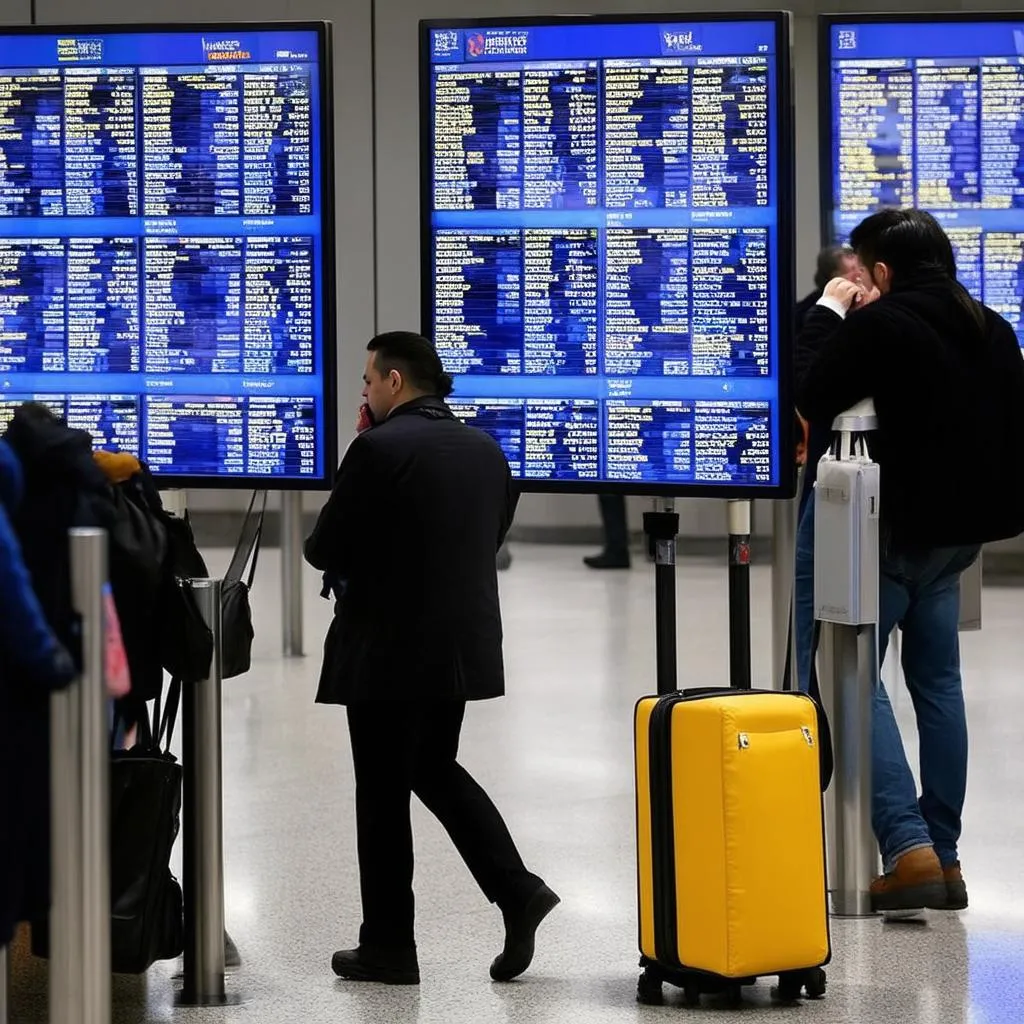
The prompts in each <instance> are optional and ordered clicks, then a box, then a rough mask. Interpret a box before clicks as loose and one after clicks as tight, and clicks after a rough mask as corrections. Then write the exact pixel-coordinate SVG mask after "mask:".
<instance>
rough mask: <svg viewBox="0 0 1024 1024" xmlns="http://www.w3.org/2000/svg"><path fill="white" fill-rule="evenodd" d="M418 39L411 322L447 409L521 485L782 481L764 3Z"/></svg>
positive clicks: (783, 363)
mask: <svg viewBox="0 0 1024 1024" xmlns="http://www.w3.org/2000/svg"><path fill="white" fill-rule="evenodd" d="M421 45H422V50H421V83H422V84H421V107H422V115H421V136H422V177H421V180H422V189H423V191H422V204H421V206H422V214H423V236H422V237H423V260H422V278H421V280H422V288H423V331H424V333H425V334H426V335H427V336H428V337H430V338H431V339H432V340H433V342H434V344H435V346H436V348H437V350H438V352H439V354H440V356H441V358H442V361H443V362H444V364H445V367H446V369H447V370H448V371H449V372H450V373H451V374H452V376H453V377H454V379H455V390H454V393H453V396H452V398H451V400H450V404H451V406H452V408H453V410H454V411H455V412H456V413H457V414H458V415H459V416H460V417H461V418H463V419H464V420H465V421H467V422H470V423H472V424H474V425H475V426H478V427H480V428H482V429H484V430H485V431H487V432H488V433H490V434H491V435H492V436H494V437H495V438H496V439H497V440H498V441H499V442H500V443H501V446H502V448H503V449H504V451H505V454H506V456H507V458H508V461H509V464H510V466H511V467H512V471H513V474H514V476H515V477H516V478H517V479H518V480H519V481H520V484H521V486H522V487H523V489H524V490H569V491H582V492H586V491H597V490H602V491H616V490H617V491H620V492H622V493H638V494H652V493H654V494H656V493H663V494H669V495H672V494H694V495H706V496H716V495H717V496H723V495H744V496H752V495H753V494H755V493H756V494H759V495H762V496H765V497H772V496H781V495H784V494H789V493H792V489H793V481H792V479H791V472H790V469H791V466H792V455H791V452H792V443H791V441H792V433H791V431H792V420H793V416H792V406H791V396H790V394H789V389H790V380H789V364H790V345H791V337H790V320H791V312H790V310H791V306H792V285H791V278H792V249H793V241H792V225H793V216H792V209H793V196H792V188H791V183H790V178H789V174H790V167H791V163H792V123H791V113H790V107H791V94H790V82H789V74H790V71H789V50H788V47H789V31H788V22H787V16H786V15H784V14H764V15H760V16H758V18H757V19H756V20H751V18H750V16H749V15H748V16H745V17H730V16H722V17H718V18H712V17H703V16H702V17H701V18H700V19H695V20H693V21H686V22H675V21H673V22H666V21H665V20H659V19H657V18H653V17H651V18H643V17H642V18H628V19H626V18H623V19H620V20H610V19H606V18H558V19H548V20H543V21H538V20H531V21H511V22H510V21H507V20H505V21H501V22H482V21H474V22H424V23H423V24H422V26H421ZM782 453H786V457H783V456H782Z"/></svg>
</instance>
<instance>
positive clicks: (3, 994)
mask: <svg viewBox="0 0 1024 1024" xmlns="http://www.w3.org/2000/svg"><path fill="white" fill-rule="evenodd" d="M10 988H11V958H10V955H9V953H8V951H7V947H6V946H0V1024H8V1021H9V1020H10V1012H11V1011H10V1006H9V1005H8V1003H7V999H8V993H9V992H10Z"/></svg>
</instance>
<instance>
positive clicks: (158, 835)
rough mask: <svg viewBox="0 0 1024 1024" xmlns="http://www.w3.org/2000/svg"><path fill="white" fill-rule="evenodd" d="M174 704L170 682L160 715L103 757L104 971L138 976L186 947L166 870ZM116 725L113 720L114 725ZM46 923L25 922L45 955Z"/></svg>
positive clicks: (177, 813)
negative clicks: (106, 858)
mask: <svg viewBox="0 0 1024 1024" xmlns="http://www.w3.org/2000/svg"><path fill="white" fill-rule="evenodd" d="M180 702H181V682H180V680H173V681H172V682H171V685H170V687H169V688H168V692H167V706H166V710H165V711H164V714H163V716H162V718H161V714H160V701H159V700H158V701H157V702H156V706H155V709H154V712H153V725H152V726H150V723H149V721H148V719H147V717H146V716H145V715H144V716H142V718H141V720H140V721H139V723H138V727H139V733H140V737H139V741H138V743H136V745H135V746H134V747H132V749H131V750H115V751H114V752H113V754H112V756H111V762H110V908H111V917H110V969H111V971H112V972H113V973H114V974H144V973H145V972H146V971H147V970H148V969H149V968H150V966H152V964H154V963H155V962H156V961H157V960H174V959H175V958H176V957H179V956H181V954H182V952H183V950H184V948H185V922H184V916H183V901H182V893H181V886H180V885H179V884H178V880H177V879H176V878H175V877H174V876H173V875H172V874H171V868H170V863H171V849H172V847H173V846H174V841H175V839H176V838H177V836H178V829H179V826H180V820H181V765H180V764H179V763H178V760H177V758H176V757H175V756H174V755H173V754H172V753H170V746H171V737H172V735H173V733H174V723H175V720H176V719H177V715H178V706H179V704H180ZM115 729H116V723H115ZM49 949H50V935H49V921H48V919H46V918H42V919H40V920H37V921H33V922H32V952H33V953H34V954H35V955H36V956H39V957H47V956H49Z"/></svg>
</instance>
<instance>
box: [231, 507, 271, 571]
mask: <svg viewBox="0 0 1024 1024" xmlns="http://www.w3.org/2000/svg"><path fill="white" fill-rule="evenodd" d="M257 503H258V505H259V508H257ZM266 511H267V492H266V491H253V492H252V498H251V499H250V501H249V508H248V510H247V511H246V513H245V518H244V519H243V520H242V529H241V530H240V531H239V534H238V542H237V543H236V544H235V551H234V554H233V555H232V556H231V563H230V565H228V571H227V572H226V573H225V574H224V582H225V583H237V582H238V581H239V580H241V578H242V576H243V574H244V573H245V567H246V565H248V564H249V560H250V559H252V563H251V565H250V568H249V576H248V579H247V581H246V585H247V586H249V587H251V586H252V581H253V580H254V579H255V578H256V562H257V560H258V559H259V554H260V542H261V541H262V539H263V519H264V517H265V515H266Z"/></svg>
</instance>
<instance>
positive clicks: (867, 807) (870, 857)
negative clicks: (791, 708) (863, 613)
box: [831, 623, 878, 917]
mask: <svg viewBox="0 0 1024 1024" xmlns="http://www.w3.org/2000/svg"><path fill="white" fill-rule="evenodd" d="M833 630H834V633H833V643H834V658H835V660H834V662H833V664H834V666H835V673H836V686H835V691H834V694H833V709H834V715H833V718H834V722H835V726H834V728H835V736H836V743H835V780H834V782H833V789H834V799H835V815H836V819H835V832H834V837H835V839H834V844H835V864H836V867H835V870H836V874H835V876H834V880H833V884H832V887H831V888H832V907H833V910H834V912H835V913H836V915H837V916H839V917H868V916H870V915H871V897H870V895H869V893H868V884H867V883H868V882H870V880H871V878H872V877H873V876H874V875H875V874H876V873H877V867H878V847H877V846H876V844H875V836H874V832H873V831H872V828H871V704H872V700H873V699H874V693H875V687H876V685H877V672H878V626H877V624H874V623H872V624H870V625H862V626H839V625H837V626H834V627H833Z"/></svg>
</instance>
